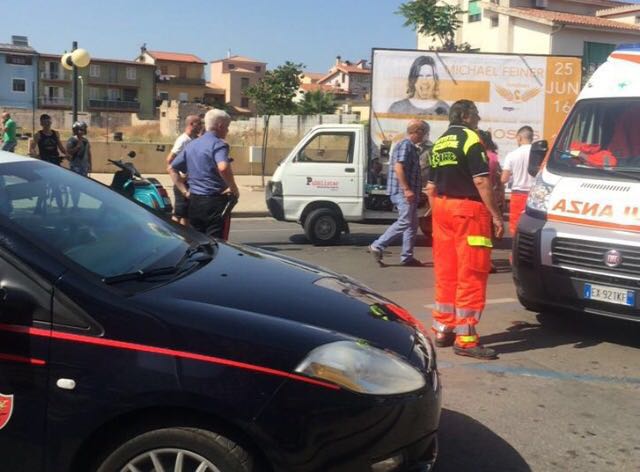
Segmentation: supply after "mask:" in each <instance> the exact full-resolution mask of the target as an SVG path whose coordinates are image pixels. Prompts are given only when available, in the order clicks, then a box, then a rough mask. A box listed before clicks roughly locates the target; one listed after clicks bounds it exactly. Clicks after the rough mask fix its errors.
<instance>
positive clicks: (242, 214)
mask: <svg viewBox="0 0 640 472" xmlns="http://www.w3.org/2000/svg"><path fill="white" fill-rule="evenodd" d="M268 216H270V215H269V212H268V211H238V212H235V211H231V217H232V218H266V217H268Z"/></svg>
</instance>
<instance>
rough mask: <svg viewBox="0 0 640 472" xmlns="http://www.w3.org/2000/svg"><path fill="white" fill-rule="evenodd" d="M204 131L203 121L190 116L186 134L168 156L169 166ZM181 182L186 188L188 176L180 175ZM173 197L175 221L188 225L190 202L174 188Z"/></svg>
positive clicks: (181, 136) (185, 129)
mask: <svg viewBox="0 0 640 472" xmlns="http://www.w3.org/2000/svg"><path fill="white" fill-rule="evenodd" d="M201 129H202V120H201V119H200V117H199V116H198V115H189V116H187V117H186V118H185V120H184V133H182V134H181V135H180V136H178V138H177V139H176V141H175V143H174V144H173V148H172V149H171V152H170V153H169V155H168V156H167V166H169V167H170V166H171V163H172V162H173V160H174V159H175V158H176V156H177V155H178V154H179V153H180V151H182V150H183V149H184V147H185V146H186V145H187V143H189V142H191V141H192V140H194V139H196V138H197V137H198V136H199V135H200V130H201ZM180 180H182V181H183V182H184V184H185V186H186V182H187V176H186V175H182V174H181V175H180ZM173 197H174V205H173V221H177V222H178V223H180V224H181V225H184V226H186V225H187V222H188V220H187V218H188V214H189V200H187V199H186V198H184V195H182V193H181V192H180V191H179V190H178V189H177V188H176V187H175V186H174V187H173Z"/></svg>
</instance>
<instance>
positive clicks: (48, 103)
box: [38, 97, 71, 108]
mask: <svg viewBox="0 0 640 472" xmlns="http://www.w3.org/2000/svg"><path fill="white" fill-rule="evenodd" d="M38 103H39V106H40V108H70V107H71V99H69V98H64V97H38Z"/></svg>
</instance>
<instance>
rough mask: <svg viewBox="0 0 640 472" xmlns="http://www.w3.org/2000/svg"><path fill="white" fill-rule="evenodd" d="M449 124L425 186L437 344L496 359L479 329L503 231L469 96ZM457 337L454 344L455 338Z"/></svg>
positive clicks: (436, 147)
mask: <svg viewBox="0 0 640 472" xmlns="http://www.w3.org/2000/svg"><path fill="white" fill-rule="evenodd" d="M449 121H450V127H449V129H448V130H447V131H446V132H445V133H444V134H443V135H442V136H441V137H440V138H439V139H438V140H437V141H436V142H435V144H434V145H433V151H432V154H431V157H430V161H429V170H428V183H427V187H426V192H427V196H428V198H429V204H430V206H431V209H432V215H433V265H434V271H435V285H436V287H435V308H434V310H433V330H434V331H435V333H436V335H435V336H436V345H438V346H440V347H446V346H451V345H452V344H453V349H454V352H455V353H456V354H459V355H463V356H469V357H475V358H480V359H494V358H495V357H496V353H495V351H494V350H493V349H491V348H487V347H484V346H482V345H481V344H480V342H479V338H478V335H477V333H476V330H475V326H476V324H478V321H479V320H480V315H481V314H482V310H483V309H484V305H485V301H486V288H487V280H488V275H489V270H490V268H491V247H492V231H493V233H495V236H496V237H497V238H501V237H502V234H503V231H504V230H503V224H502V217H501V215H500V211H499V210H498V206H497V204H496V202H495V197H494V192H493V188H492V185H491V180H490V176H489V162H488V159H487V154H486V151H485V149H484V146H483V145H482V142H481V141H480V138H479V137H478V134H477V132H476V129H477V127H478V122H479V121H480V115H479V113H478V108H477V107H476V105H475V104H474V103H473V102H472V101H470V100H459V101H457V102H456V103H454V104H453V105H452V106H451V110H450V112H449ZM454 341H455V343H454Z"/></svg>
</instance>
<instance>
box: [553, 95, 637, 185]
mask: <svg viewBox="0 0 640 472" xmlns="http://www.w3.org/2000/svg"><path fill="white" fill-rule="evenodd" d="M638 130H640V100H639V99H624V100H618V99H616V100H611V99H606V100H605V99H595V100H584V101H581V102H578V103H577V104H576V107H575V108H574V110H573V112H572V113H571V115H570V116H569V118H568V119H567V122H566V124H565V126H564V128H563V131H562V132H561V134H560V136H559V137H558V139H557V140H556V143H555V146H554V149H553V152H552V153H551V156H550V160H549V167H550V168H551V169H555V170H564V171H570V172H574V173H581V174H585V173H586V174H589V173H592V174H598V175H606V174H613V175H628V176H630V177H634V176H635V177H639V176H640V132H638Z"/></svg>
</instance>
